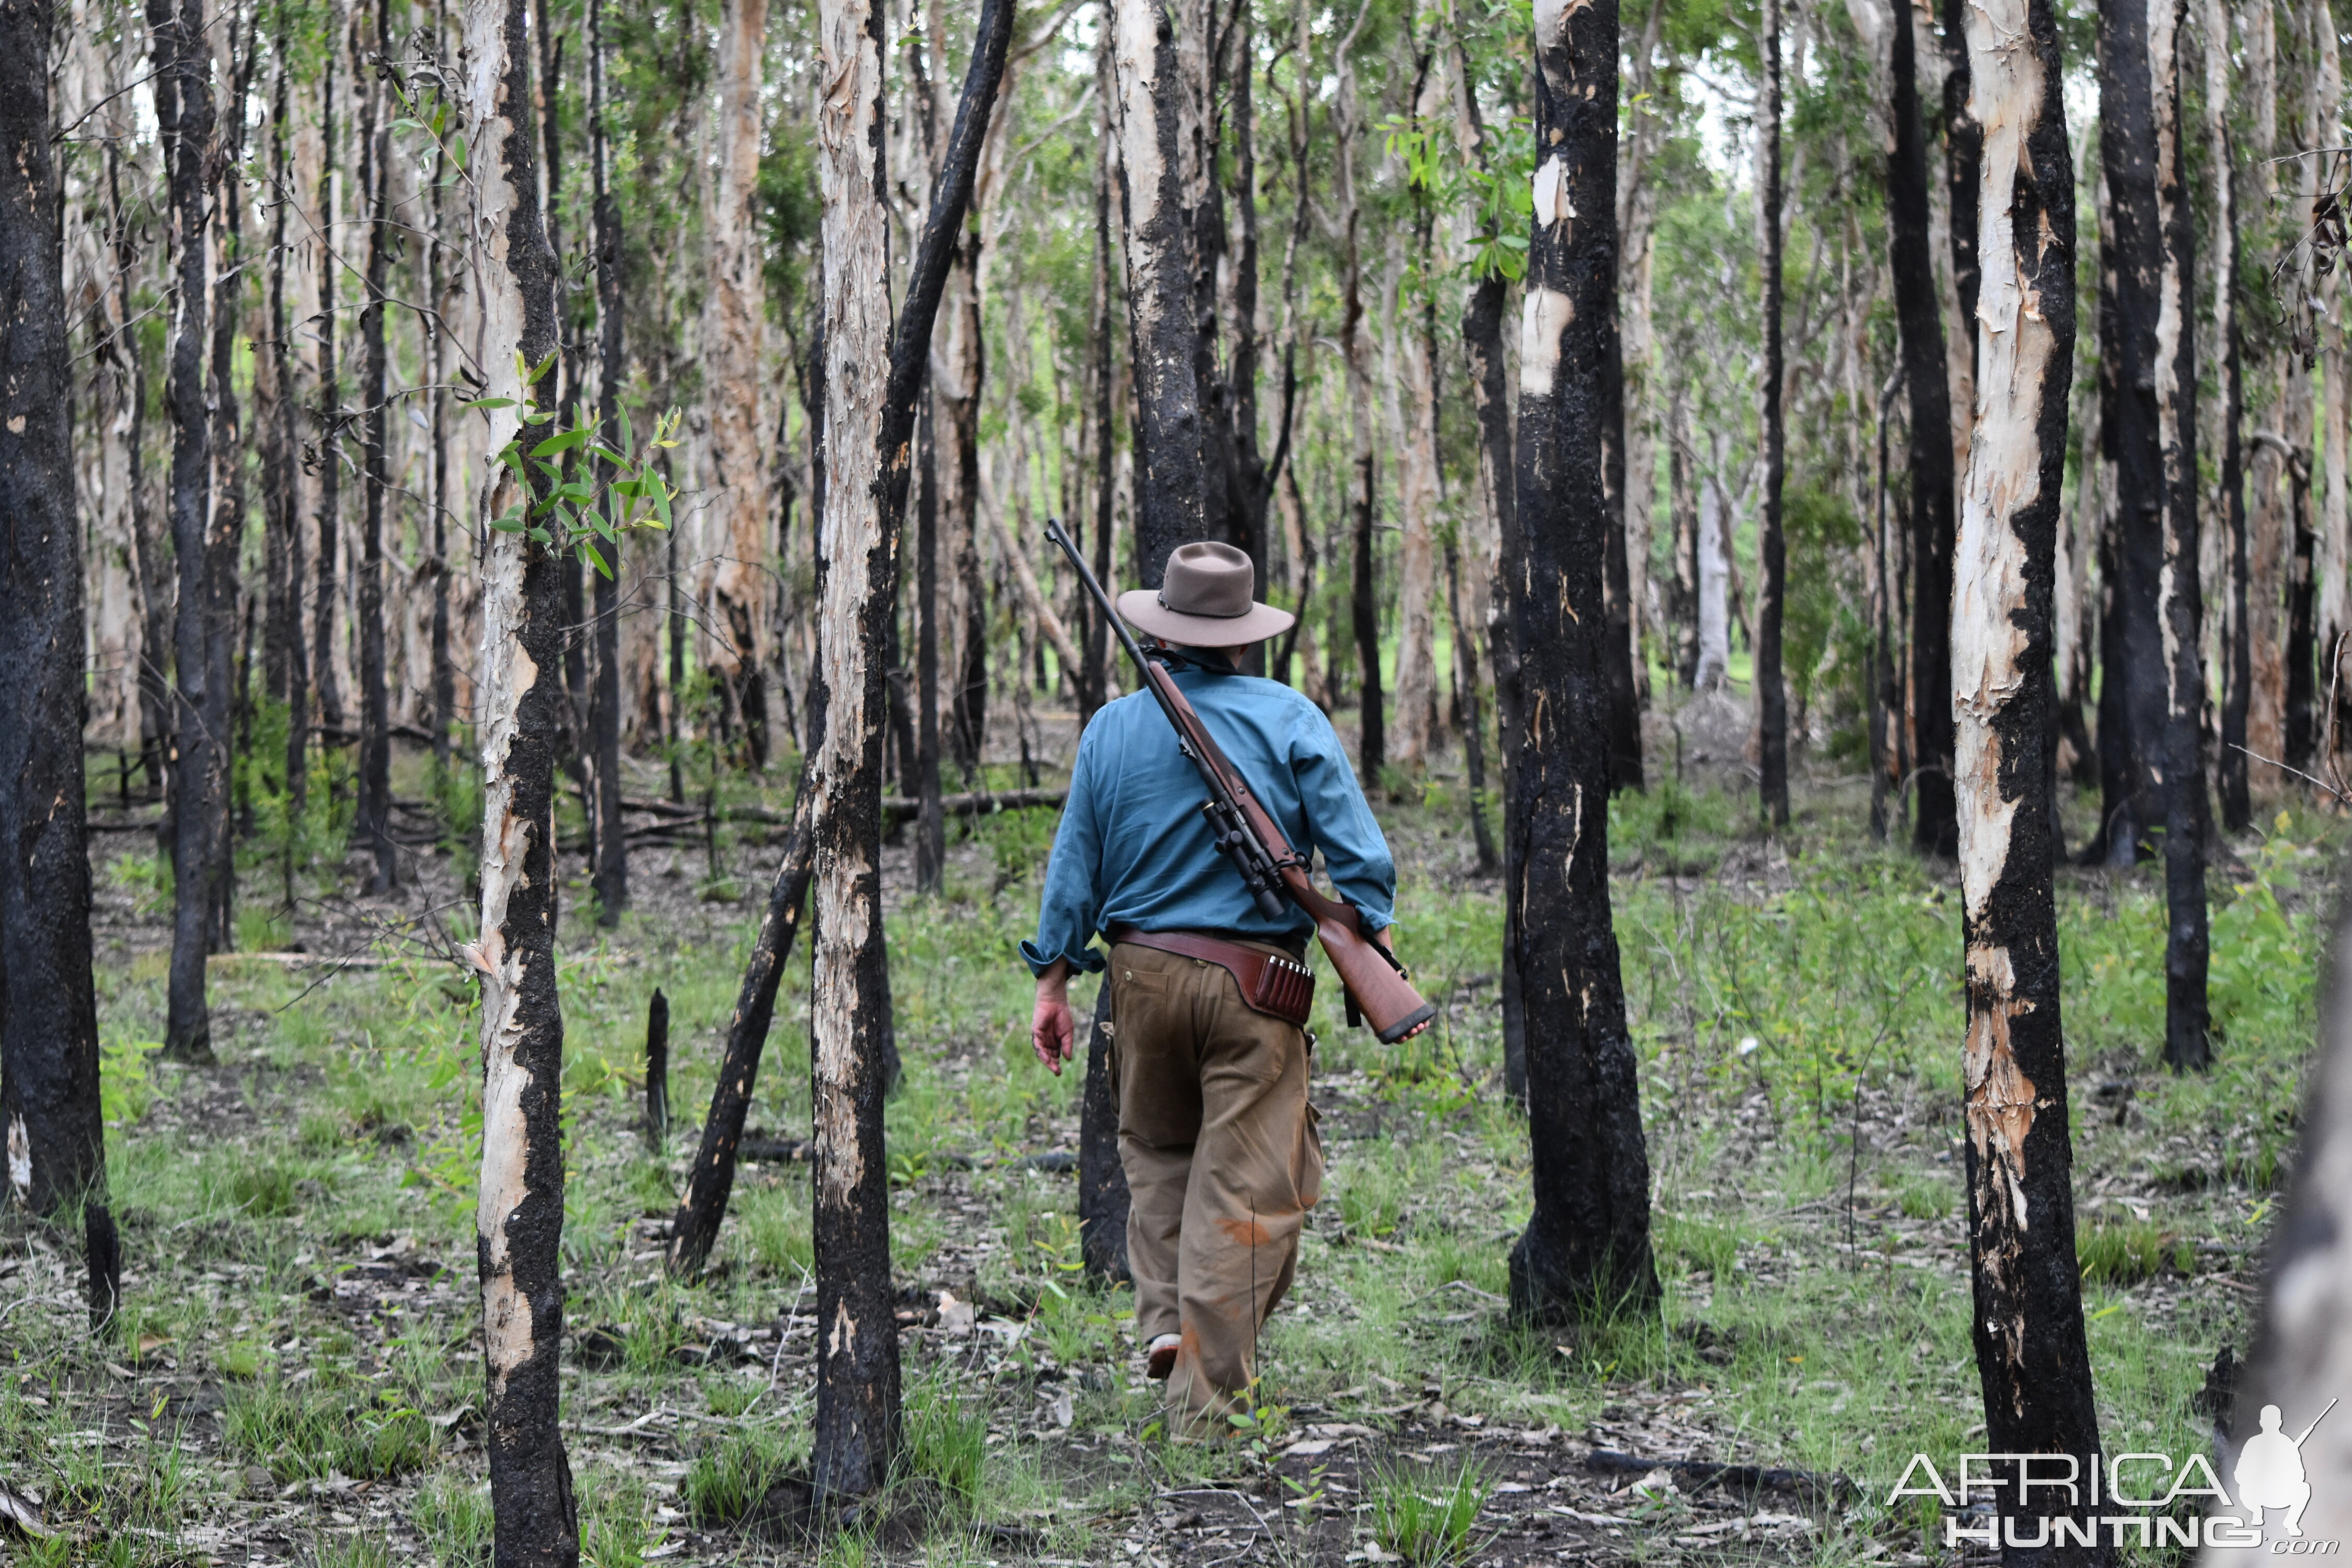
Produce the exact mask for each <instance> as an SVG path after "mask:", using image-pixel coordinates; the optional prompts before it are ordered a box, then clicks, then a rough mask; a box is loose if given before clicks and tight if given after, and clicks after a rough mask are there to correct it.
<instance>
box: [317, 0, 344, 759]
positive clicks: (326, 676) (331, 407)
mask: <svg viewBox="0 0 2352 1568" xmlns="http://www.w3.org/2000/svg"><path fill="white" fill-rule="evenodd" d="M342 32H343V7H342V0H328V5H327V26H326V36H327V37H329V38H331V39H340V38H341V37H342ZM340 52H341V51H340V49H339V48H336V47H329V48H328V49H327V51H326V69H325V75H324V77H323V78H322V79H321V82H322V85H321V86H320V89H319V105H320V107H319V258H318V266H319V316H318V322H319V407H318V412H317V415H316V416H315V417H316V421H317V424H318V437H319V447H318V451H319V587H318V595H319V596H318V599H317V601H316V603H315V604H313V605H312V606H311V617H312V619H311V627H310V657H311V670H310V675H311V681H310V683H311V684H312V685H313V686H315V687H317V688H318V689H319V720H320V724H321V725H322V726H323V727H324V728H325V729H328V730H331V731H340V730H341V729H342V727H343V691H342V687H341V683H339V682H338V681H337V680H336V679H335V554H336V551H337V549H338V548H339V546H338V535H339V534H340V532H341V528H342V513H341V500H342V462H341V456H340V454H341V436H342V412H343V384H342V382H341V380H340V379H339V378H338V374H337V369H336V364H335V310H336V307H335V273H336V271H337V269H338V268H341V266H342V265H343V260H342V254H341V249H340V247H339V241H338V239H337V237H336V234H335V175H336V163H335V58H336V56H337V55H338V54H339V53H340ZM321 739H322V740H324V741H327V742H332V740H333V739H334V737H332V736H323V737H321Z"/></svg>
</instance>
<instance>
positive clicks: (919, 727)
mask: <svg viewBox="0 0 2352 1568" xmlns="http://www.w3.org/2000/svg"><path fill="white" fill-rule="evenodd" d="M937 401H938V400H937V399H936V398H933V399H928V400H926V402H925V405H924V408H923V412H922V420H921V429H920V430H919V432H918V434H917V436H916V437H915V445H916V449H917V451H918V452H919V453H920V454H921V455H920V457H919V458H918V459H917V462H916V468H917V469H918V478H919V479H920V481H921V486H922V489H921V493H919V495H917V496H916V498H915V796H916V800H917V802H918V805H917V807H916V812H915V891H917V892H919V893H936V892H938V891H939V890H940V882H941V879H943V878H944V877H945V876H946V874H947V859H948V819H947V813H946V812H945V811H944V810H943V809H941V807H940V614H939V611H940V479H939V444H938V442H937V441H935V440H934V439H933V438H932V432H933V430H934V428H935V416H934V414H933V409H934V407H935V406H936V405H937ZM1085 692H1086V687H1085V681H1084V676H1083V673H1080V675H1079V701H1080V702H1081V704H1083V703H1084V701H1085V700H1086V699H1085Z"/></svg>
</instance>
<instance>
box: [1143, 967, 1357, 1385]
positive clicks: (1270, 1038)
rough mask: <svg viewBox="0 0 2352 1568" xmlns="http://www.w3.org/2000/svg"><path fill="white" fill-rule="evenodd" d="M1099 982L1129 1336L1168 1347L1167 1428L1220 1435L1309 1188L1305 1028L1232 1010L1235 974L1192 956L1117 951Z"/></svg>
mask: <svg viewBox="0 0 2352 1568" xmlns="http://www.w3.org/2000/svg"><path fill="white" fill-rule="evenodd" d="M1265 951H1267V952H1278V951H1280V950H1279V949H1275V948H1268V949H1266V950H1265ZM1110 984H1111V986H1112V992H1111V1019H1112V1024H1111V1029H1112V1034H1111V1038H1112V1045H1113V1050H1112V1054H1111V1063H1112V1070H1113V1072H1114V1073H1115V1074H1116V1075H1117V1087H1118V1152H1119V1163H1121V1164H1122V1165H1124V1166H1125V1167H1126V1170H1127V1185H1128V1192H1129V1198H1130V1206H1129V1210H1128V1216H1127V1262H1128V1268H1129V1272H1130V1273H1132V1274H1133V1276H1134V1279H1135V1326H1136V1331H1137V1333H1138V1335H1139V1337H1140V1339H1141V1340H1142V1342H1143V1343H1145V1344H1150V1342H1152V1341H1153V1340H1154V1339H1157V1338H1158V1337H1159V1336H1160V1335H1161V1334H1175V1335H1176V1336H1178V1339H1179V1341H1180V1344H1179V1347H1178V1349H1177V1352H1176V1367H1175V1371H1174V1372H1173V1373H1171V1375H1170V1376H1169V1379H1168V1405H1169V1408H1170V1410H1171V1412H1173V1413H1174V1414H1175V1415H1177V1416H1178V1417H1179V1425H1180V1426H1184V1427H1188V1428H1191V1429H1192V1430H1194V1431H1196V1432H1207V1431H1213V1430H1217V1429H1222V1428H1223V1427H1224V1426H1226V1423H1225V1421H1224V1417H1225V1416H1226V1415H1229V1414H1232V1413H1234V1412H1236V1411H1239V1410H1241V1409H1243V1408H1244V1405H1245V1400H1244V1398H1242V1397H1239V1396H1240V1395H1241V1394H1242V1393H1243V1391H1244V1389H1246V1388H1247V1387H1248V1384H1249V1382H1250V1379H1251V1378H1252V1377H1253V1376H1254V1375H1255V1373H1256V1363H1257V1335H1258V1329H1259V1326H1260V1325H1261V1324H1263V1323H1264V1322H1265V1320H1266V1317H1267V1316H1268V1315H1269V1314H1270V1313H1271V1312H1273V1310H1274V1308H1275V1304H1276V1302H1278V1301H1280V1300H1282V1297H1283V1293H1284V1292H1285V1291H1286V1290H1287V1289H1289V1288H1290V1279H1291V1275H1292V1273H1293V1271H1294V1270H1295V1268H1297V1262H1298V1232H1299V1227H1300V1226H1301V1224H1302V1223H1303V1222H1304V1221H1305V1219H1306V1215H1307V1210H1308V1209H1310V1208H1312V1207H1313V1206H1314V1205H1315V1200H1316V1199H1317V1198H1318V1197H1319V1196H1321V1195H1322V1191H1323V1141H1322V1139H1321V1137H1320V1136H1319V1135H1318V1133H1317V1131H1316V1127H1315V1111H1314V1109H1313V1107H1311V1106H1309V1105H1308V1104H1307V1035H1306V1031H1304V1030H1303V1029H1300V1028H1299V1027H1298V1026H1297V1025H1295V1024H1286V1023H1284V1022H1283V1021H1282V1020H1281V1019H1279V1018H1275V1017H1270V1016H1267V1015H1265V1014H1264V1013H1258V1012H1254V1011H1252V1010H1251V1009H1250V1008H1248V1007H1246V1006H1244V1005H1243V1003H1242V998H1241V987H1240V986H1239V985H1238V984H1235V983H1234V977H1233V975H1232V974H1231V973H1228V972H1227V971H1225V970H1224V969H1223V968H1222V967H1220V966H1219V965H1217V964H1213V963H1205V962H1203V961H1202V960H1200V959H1196V958H1186V957H1183V956H1181V954H1177V953H1171V952H1159V951H1158V950H1156V949H1153V948H1148V947H1139V946H1137V945H1135V944H1134V943H1132V942H1122V943H1120V944H1118V945H1117V946H1115V947H1113V948H1112V949H1111V950H1110Z"/></svg>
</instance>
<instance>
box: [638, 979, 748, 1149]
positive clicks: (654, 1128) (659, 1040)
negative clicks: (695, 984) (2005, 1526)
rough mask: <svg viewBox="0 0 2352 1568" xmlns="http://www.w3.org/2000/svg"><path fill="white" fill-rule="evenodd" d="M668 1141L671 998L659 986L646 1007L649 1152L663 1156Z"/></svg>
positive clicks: (647, 1134) (647, 1144) (647, 1140)
mask: <svg viewBox="0 0 2352 1568" xmlns="http://www.w3.org/2000/svg"><path fill="white" fill-rule="evenodd" d="M739 1131H740V1130H739ZM668 1140H669V998H668V997H667V996H665V995H663V994H662V988H661V987H660V986H658V985H656V986H655V987H654V994H653V1000H652V1001H650V1002H648V1003H646V1152H647V1153H650V1154H655V1155H658V1154H660V1153H661V1152H662V1149H663V1146H664V1145H665V1144H666V1143H667V1142H668Z"/></svg>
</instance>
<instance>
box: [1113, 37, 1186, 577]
mask: <svg viewBox="0 0 2352 1568" xmlns="http://www.w3.org/2000/svg"><path fill="white" fill-rule="evenodd" d="M1113 12H1114V16H1113V18H1112V29H1113V35H1112V36H1113V43H1112V51H1113V58H1114V61H1115V72H1116V78H1117V80H1116V87H1115V90H1114V92H1113V94H1112V98H1113V101H1114V102H1115V103H1116V104H1117V106H1118V112H1117V115H1116V117H1115V118H1116V121H1117V124H1118V147H1119V160H1118V174H1119V185H1120V189H1121V191H1122V192H1123V193H1124V195H1125V196H1126V203H1125V212H1126V217H1127V223H1126V251H1127V310H1128V331H1129V338H1130V341H1131V342H1132V347H1133V353H1132V357H1131V363H1132V364H1133V366H1134V377H1135V404H1136V420H1135V444H1136V452H1137V463H1136V486H1135V567H1136V573H1137V574H1138V576H1139V578H1140V579H1141V581H1142V584H1143V585H1144V586H1145V587H1147V588H1156V587H1158V586H1159V585H1160V575H1161V574H1162V573H1163V572H1165V571H1166V570H1167V566H1168V557H1169V556H1170V555H1171V554H1172V553H1174V552H1175V549H1176V547H1177V546H1178V545H1180V544H1187V543H1190V542H1192V541H1194V540H1198V539H1205V538H1207V537H1208V536H1209V520H1208V516H1207V513H1206V511H1205V510H1204V501H1203V495H1204V489H1203V472H1202V467H1203V463H1204V458H1203V455H1202V441H1203V431H1202V410H1201V387H1200V383H1199V380H1198V378H1197V376H1196V374H1195V371H1194V365H1195V362H1196V361H1197V359H1198V357H1199V353H1200V323H1199V321H1198V319H1197V318H1196V316H1195V314H1194V311H1193V305H1192V236H1191V231H1190V229H1189V227H1188V226H1187V224H1186V222H1185V218H1186V213H1185V207H1184V192H1183V181H1182V156H1183V149H1182V145H1181V135H1180V129H1181V95H1182V92H1183V82H1182V79H1181V71H1180V68H1179V62H1178V58H1177V53H1178V47H1177V40H1176V22H1175V17H1174V16H1172V15H1171V13H1170V11H1169V8H1168V4H1167V0H1113Z"/></svg>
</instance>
